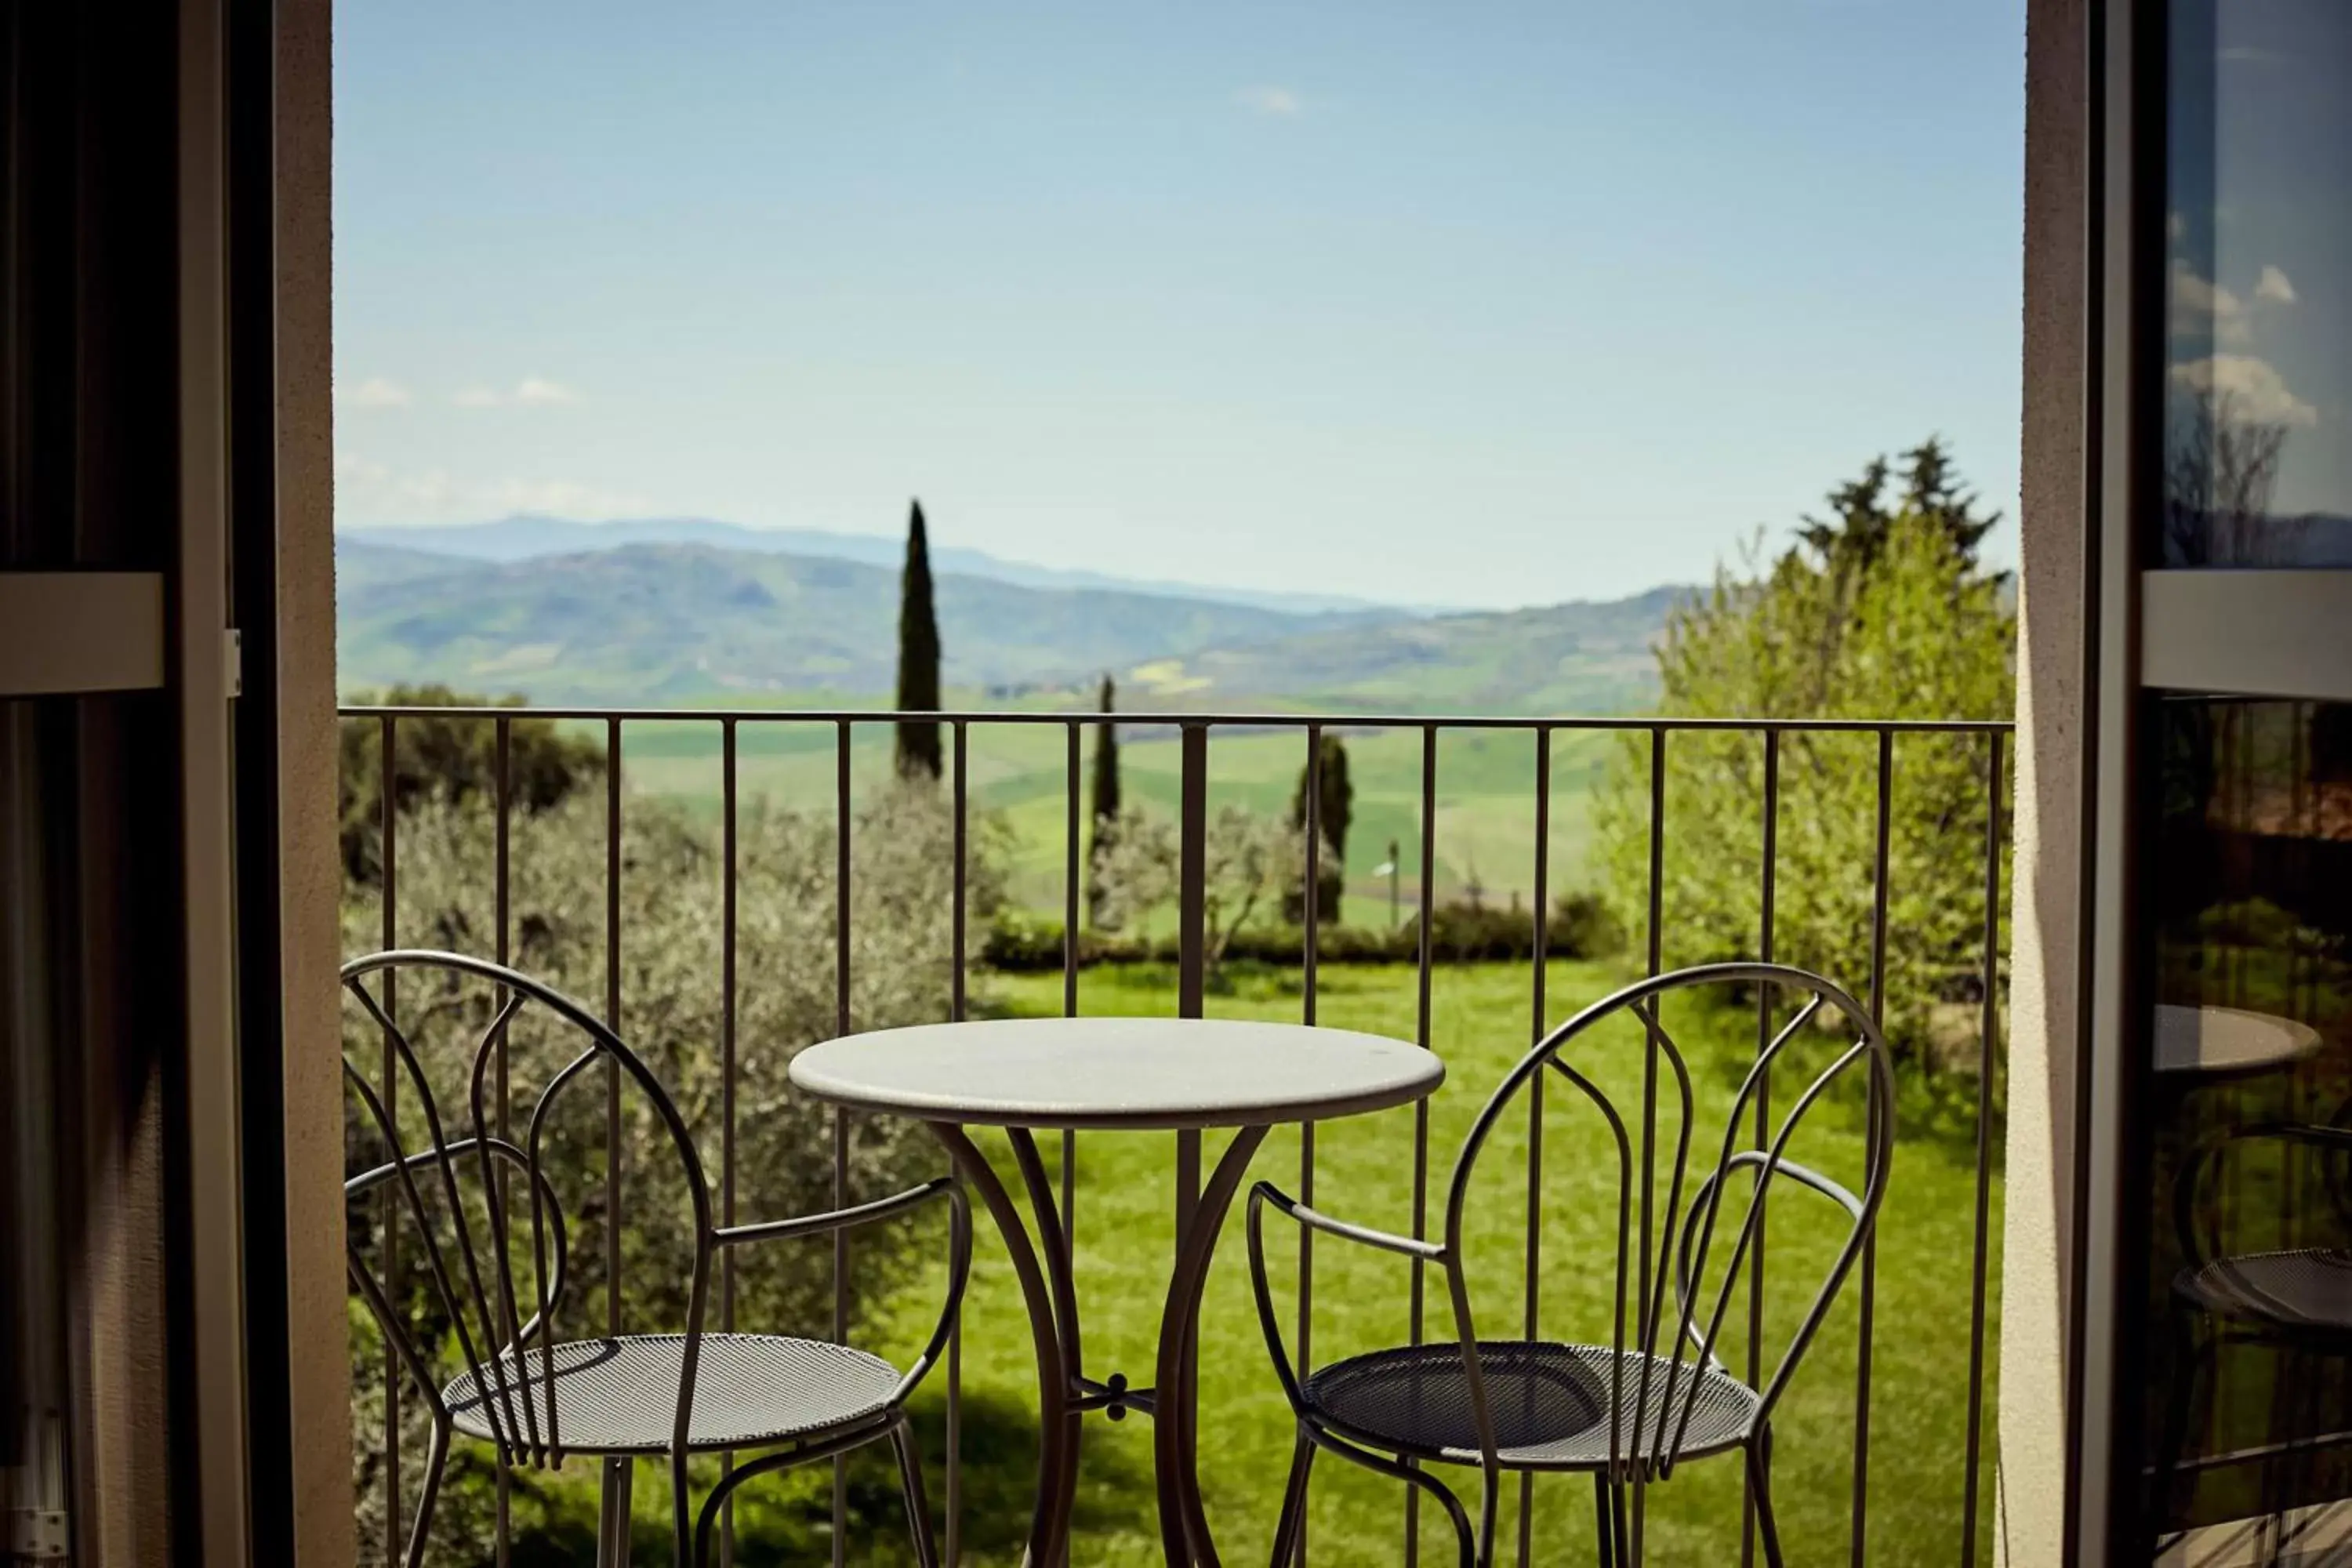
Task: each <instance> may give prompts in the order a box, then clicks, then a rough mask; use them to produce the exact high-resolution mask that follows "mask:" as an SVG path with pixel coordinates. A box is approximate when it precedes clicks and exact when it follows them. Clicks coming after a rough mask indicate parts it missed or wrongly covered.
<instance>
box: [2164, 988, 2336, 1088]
mask: <svg viewBox="0 0 2352 1568" xmlns="http://www.w3.org/2000/svg"><path fill="white" fill-rule="evenodd" d="M2319 1047H2320V1038H2319V1031H2318V1030H2316V1029H2315V1028H2313V1027H2311V1026H2310V1025H2308V1024H2299V1023H2297V1022H2295V1021H2294V1019H2293V1018H2281V1017H2278V1016H2275V1015H2273V1014H2270V1013H2251V1012H2248V1011H2246V1010H2245V1009H2244V1008H2242V1007H2186V1006H2182V1005H2179V1004H2177V1003H2171V1002H2163V1003H2158V1005H2157V1009H2156V1059H2155V1064H2154V1065H2155V1068H2156V1070H2157V1071H2158V1072H2160V1073H2198V1074H2203V1075H2213V1074H2222V1073H2248V1072H2260V1071H2263V1070H2264V1069H2266V1068H2274V1067H2283V1066H2284V1065H2285V1064H2287V1063H2289V1062H2294V1061H2300V1060H2302V1059H2303V1058H2305V1057H2308V1056H2312V1055H2315V1054H2316V1053H2317V1051H2318V1050H2319Z"/></svg>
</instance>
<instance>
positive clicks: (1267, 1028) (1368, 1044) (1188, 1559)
mask: <svg viewBox="0 0 2352 1568" xmlns="http://www.w3.org/2000/svg"><path fill="white" fill-rule="evenodd" d="M791 1079H792V1082H793V1086H794V1087H796V1088H798V1089H801V1090H803V1092H805V1093H807V1094H810V1095H812V1096H814V1097H815V1098H816V1099H819V1100H827V1101H830V1102H831V1103H833V1104H835V1105H841V1106H846V1107H848V1108H850V1109H852V1110H867V1111H882V1112H886V1113H889V1114H893V1115H900V1116H911V1117H915V1118H917V1119H919V1120H920V1121H923V1122H924V1123H926V1124H927V1125H928V1126H929V1128H930V1129H931V1131H932V1132H933V1133H934V1134H935V1135H936V1136H937V1137H938V1138H939V1140H940V1142H941V1143H943V1144H945V1145H946V1146H947V1149H948V1152H949V1153H950V1154H951V1155H952V1156H953V1157H954V1159H955V1163H956V1168H957V1170H958V1172H959V1173H961V1175H962V1177H963V1179H964V1180H965V1182H966V1183H968V1184H970V1185H971V1188H972V1189H973V1191H975V1192H976V1193H978V1194H980V1197H981V1199H982V1202H983V1203H985V1204H986V1205H987V1206H988V1211H989V1213H990V1214H991V1215H992V1216H993V1217H994V1218H995V1221H996V1225H997V1228H998V1229H999V1230H1001V1231H1002V1232H1003V1235H1004V1244H1005V1247H1006V1249H1007V1250H1008V1251H1009V1252H1010V1253H1011V1255H1012V1259H1013V1273H1014V1275H1015V1276H1016V1277H1017V1278H1018V1279H1019V1280H1020V1283H1021V1292H1022V1295H1023V1297H1024V1299H1025V1300H1026V1301H1027V1303H1028V1308H1029V1321H1030V1329H1031V1333H1032V1335H1033V1338H1034V1344H1035V1350H1036V1354H1037V1390H1038V1402H1039V1405H1040V1410H1039V1417H1040V1419H1039V1446H1040V1453H1039V1455H1038V1479H1037V1504H1036V1510H1035V1513H1034V1517H1033V1519H1032V1521H1031V1527H1030V1538H1029V1552H1028V1559H1027V1560H1028V1562H1029V1563H1032V1564H1034V1565H1035V1568H1055V1565H1057V1564H1059V1563H1062V1562H1063V1561H1064V1558H1065V1554H1066V1551H1067V1548H1068V1544H1069V1531H1070V1516H1071V1512H1072V1510H1073V1508H1074V1507H1075V1505H1076V1499H1077V1458H1078V1443H1077V1426H1078V1422H1079V1420H1080V1418H1081V1417H1083V1416H1084V1415H1085V1414H1086V1413H1087V1411H1089V1410H1107V1411H1109V1412H1110V1413H1111V1414H1112V1415H1113V1416H1114V1418H1116V1417H1117V1416H1118V1415H1120V1414H1122V1413H1124V1412H1125V1411H1127V1410H1139V1411H1141V1412H1143V1413H1144V1414H1146V1415H1150V1416H1151V1417H1152V1419H1153V1426H1154V1431H1153V1435H1152V1436H1153V1444H1152V1457H1153V1468H1154V1470H1155V1472H1156V1474H1157V1477H1158V1480H1159V1489H1160V1542H1161V1545H1162V1546H1163V1547H1164V1548H1165V1550H1166V1552H1167V1554H1168V1561H1169V1562H1170V1563H1180V1564H1184V1565H1186V1568H1192V1565H1193V1564H1214V1563H1217V1561H1218V1558H1217V1553H1216V1548H1215V1546H1214V1545H1213V1542H1212V1541H1211V1539H1210V1534H1209V1527H1208V1521H1207V1518H1206V1516H1205V1514H1204V1512H1203V1510H1202V1505H1201V1483H1200V1476H1199V1472H1198V1467H1197V1463H1196V1449H1197V1434H1196V1422H1195V1415H1196V1413H1195V1408H1194V1405H1195V1397H1196V1394H1197V1392H1198V1391H1197V1387H1196V1366H1195V1363H1196V1361H1197V1352H1196V1334H1195V1330H1196V1326H1197V1324H1198V1321H1199V1316H1200V1307H1201V1291H1202V1287H1203V1286H1204V1285H1205V1284H1206V1283H1207V1282H1208V1274H1209V1260H1210V1258H1211V1257H1212V1256H1213V1254H1214V1252H1215V1249H1216V1242H1217V1233H1218V1231H1219V1229H1220V1228H1221V1227H1222V1226H1223V1223H1224V1217H1225V1211H1226V1210H1227V1208H1229V1207H1230V1206H1231V1205H1232V1203H1233V1199H1234V1193H1235V1192H1236V1191H1237V1190H1238V1189H1239V1188H1240V1186H1241V1183H1242V1177H1243V1175H1244V1173H1245V1172H1246V1171H1247V1170H1248V1168H1249V1163H1250V1157H1251V1156H1252V1155H1253V1154H1255V1152H1257V1147H1258V1145H1259V1144H1260V1143H1262V1142H1265V1135H1266V1132H1267V1130H1268V1129H1269V1128H1271V1127H1272V1126H1274V1125H1275V1124H1276V1123H1278V1122H1289V1121H1328V1120H1331V1119H1333V1118H1335V1117H1341V1116H1353V1115H1357V1114H1360V1113H1361V1112H1364V1111H1371V1110H1387V1109H1389V1108H1390V1107H1391V1106H1398V1105H1408V1104H1411V1103H1412V1102H1413V1101H1415V1100H1422V1099H1424V1098H1426V1097H1427V1096H1428V1095H1429V1094H1430V1093H1432V1092H1433V1090H1435V1089H1436V1088H1437V1087H1438V1085H1439V1084H1441V1083H1443V1082H1444V1080H1445V1068H1444V1064H1443V1063H1441V1062H1440V1061H1439V1060H1438V1059H1437V1058H1436V1057H1435V1056H1434V1055H1433V1054H1432V1053H1430V1052H1428V1051H1425V1050H1423V1049H1422V1048H1421V1047H1418V1046H1414V1045H1411V1044H1408V1043H1407V1042H1405V1041H1402V1040H1392V1039H1389V1038H1387V1037H1382V1036H1378V1035H1359V1034H1351V1033H1349V1032H1348V1031H1345V1030H1341V1029H1324V1028H1309V1027H1307V1026H1303V1025H1293V1024H1255V1023H1228V1022H1223V1021H1208V1020H1202V1019H1198V1018H1007V1019H999V1020H991V1021H988V1022H983V1023H968V1024H933V1025H925V1026H919V1027H916V1028H908V1029H882V1030H877V1031H875V1032H874V1033H871V1034H865V1035H849V1036H845V1037H842V1038H840V1039H835V1040H827V1041H825V1042H824V1043H823V1044H821V1045H814V1046H811V1047H808V1048H807V1049H805V1050H803V1051H802V1052H801V1053H800V1054H799V1055H798V1056H796V1057H794V1058H793V1063H792V1068H791ZM974 1126H983V1127H1002V1128H1003V1129H1005V1132H1006V1136H1007V1138H1008V1139H1009V1140H1010V1141H1011V1142H1012V1145H1013V1161H1014V1163H1015V1164H1016V1165H1017V1166H1018V1167H1019V1169H1020V1172H1021V1179H1022V1184H1023V1185H1024V1187H1026V1188H1027V1189H1028V1193H1029V1203H1030V1206H1031V1208H1032V1209H1033V1210H1034V1212H1035V1215H1036V1223H1037V1236H1036V1238H1035V1240H1034V1242H1033V1241H1032V1239H1031V1237H1030V1235H1029V1228H1028V1226H1027V1225H1026V1224H1025V1223H1024V1221H1023V1219H1022V1217H1021V1213H1020V1211H1019V1210H1018V1209H1017V1208H1015V1207H1014V1206H1013V1199H1012V1196H1011V1194H1008V1193H1007V1192H1006V1191H1005V1189H1004V1184H1003V1183H1002V1182H1000V1181H998V1180H997V1177H996V1173H995V1171H994V1169H993V1168H992V1166H991V1165H990V1164H989V1163H988V1159H987V1157H986V1156H985V1155H983V1154H982V1152H980V1150H979V1148H978V1147H977V1146H976V1145H975V1144H974V1143H973V1142H972V1141H971V1134H970V1133H969V1132H968V1131H966V1129H967V1128H970V1127H974ZM1228 1127H1229V1128H1232V1129H1234V1139H1233V1142H1232V1143H1230V1144H1229V1145H1227V1146H1226V1149H1225V1152H1224V1154H1223V1157H1222V1158H1220V1159H1219V1160H1218V1162H1217V1165H1216V1169H1215V1171H1214V1172H1213V1173H1212V1174H1211V1176H1210V1177H1209V1180H1208V1182H1207V1184H1205V1185H1204V1186H1203V1187H1202V1190H1201V1193H1200V1195H1199V1197H1198V1198H1197V1199H1195V1200H1193V1201H1192V1203H1191V1204H1190V1205H1187V1204H1186V1203H1185V1199H1186V1197H1187V1196H1188V1194H1186V1193H1185V1192H1184V1190H1183V1187H1182V1184H1181V1183H1180V1184H1179V1188H1178V1204H1179V1214H1178V1227H1177V1231H1178V1234H1177V1246H1176V1262H1175V1267H1174V1268H1173V1270H1172V1272H1171V1276H1170V1279H1169V1283H1168V1298H1167V1303H1166V1305H1165V1307H1164V1308H1163V1309H1162V1310H1161V1313H1160V1343H1159V1352H1158V1361H1159V1366H1158V1371H1157V1375H1156V1377H1155V1379H1154V1382H1153V1385H1152V1386H1151V1387H1150V1388H1148V1389H1137V1388H1130V1387H1129V1386H1128V1384H1127V1382H1126V1380H1125V1379H1124V1378H1122V1377H1118V1376H1113V1377H1111V1378H1110V1379H1108V1380H1107V1381H1097V1380H1095V1379H1093V1378H1089V1377H1087V1375H1086V1371H1085V1365H1084V1362H1083V1359H1082V1353H1083V1340H1082V1335H1081V1333H1080V1330H1079V1324H1078V1301H1077V1289H1076V1283H1075V1281H1074V1280H1073V1279H1072V1277H1071V1269H1070V1250H1069V1247H1068V1244H1067V1240H1066V1230H1065V1228H1064V1224H1063V1215H1062V1213H1061V1211H1060V1209H1059V1208H1058V1207H1057V1206H1056V1205H1055V1198H1054V1191H1053V1187H1052V1184H1051V1183H1050V1182H1049V1181H1048V1180H1047V1179H1046V1174H1045V1161H1044V1159H1043V1158H1042V1157H1041V1156H1040V1155H1039V1154H1038V1152H1037V1141H1036V1139H1035V1137H1034V1133H1035V1131H1039V1130H1055V1131H1063V1130H1072V1129H1105V1130H1115V1131H1131V1132H1150V1131H1173V1132H1175V1133H1177V1134H1178V1135H1179V1137H1180V1138H1181V1139H1187V1140H1192V1141H1194V1142H1192V1143H1191V1144H1190V1148H1191V1152H1192V1160H1193V1162H1194V1163H1195V1166H1196V1167H1197V1162H1198V1151H1199V1144H1198V1142H1197V1140H1198V1139H1199V1137H1200V1134H1201V1132H1202V1130H1204V1129H1208V1128H1228Z"/></svg>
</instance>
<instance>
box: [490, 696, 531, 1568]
mask: <svg viewBox="0 0 2352 1568" xmlns="http://www.w3.org/2000/svg"><path fill="white" fill-rule="evenodd" d="M491 736H492V744H493V747H494V752H495V757H496V764H497V765H496V773H495V784H496V788H497V805H498V818H497V824H498V825H497V827H496V829H495V837H494V838H493V841H492V846H491V851H490V865H491V870H490V884H491V887H492V889H493V894H492V897H493V898H494V900H496V903H497V906H498V907H497V910H496V921H497V926H498V931H497V936H496V942H497V950H496V951H497V954H498V962H499V964H500V966H501V967H503V966H505V965H506V964H507V963H509V962H510V961H511V960H512V958H513V949H512V946H511V942H510V940H509V927H510V926H511V924H512V919H511V916H512V904H513V900H512V897H511V893H512V876H511V872H512V860H511V857H510V851H509V817H510V815H511V812H512V809H513V804H514V745H513V742H514V725H513V721H511V720H508V719H497V720H493V721H491ZM492 1005H494V1006H496V1007H497V1008H498V1009H499V1012H500V1013H503V1012H504V1011H505V1009H506V1005H507V991H506V987H505V986H503V985H501V986H499V987H498V992H497V996H496V998H495V1000H494V1002H493V1004H492ZM496 1053H497V1054H496V1057H495V1060H494V1065H493V1072H494V1074H495V1077H496V1079H497V1084H498V1097H499V1108H498V1121H497V1125H498V1134H499V1137H500V1138H502V1139H505V1138H509V1136H510V1133H511V1131H512V1128H511V1126H510V1118H509V1114H508V1108H507V1101H508V1096H509V1082H510V1079H509V1070H508V1069H509V1063H508V1057H507V1031H506V1026H504V1025H500V1026H499V1037H498V1044H497V1047H496ZM489 1198H490V1202H491V1204H492V1205H495V1206H496V1208H497V1209H498V1211H499V1225H500V1226H504V1225H505V1224H506V1208H507V1172H506V1167H505V1166H504V1165H503V1164H494V1165H492V1166H491V1167H490V1193H489ZM509 1267H510V1266H509V1259H508V1258H499V1268H498V1279H499V1305H500V1306H501V1307H502V1308H503V1309H504V1310H505V1312H506V1317H505V1320H504V1321H503V1322H502V1323H501V1324H500V1325H499V1328H500V1331H502V1332H504V1333H506V1334H508V1335H509V1336H511V1335H512V1334H513V1333H514V1331H515V1328H516V1323H515V1309H514V1282H513V1279H512V1278H511V1276H510V1274H509ZM515 1352H516V1354H517V1355H518V1356H520V1354H521V1346H520V1345H517V1346H516V1347H515ZM493 1353H496V1352H495V1347H493ZM524 1398H525V1399H526V1400H527V1399H529V1398H530V1394H529V1391H528V1390H526V1391H525V1393H524ZM512 1492H513V1478H512V1476H511V1475H509V1472H508V1469H507V1467H506V1466H505V1465H503V1464H501V1465H499V1467H498V1498H497V1510H498V1520H497V1522H498V1542H497V1558H496V1563H497V1568H507V1565H508V1563H509V1561H510V1559H511V1557H512V1555H513V1550H514V1542H513V1539H512V1538H513V1533H514V1521H513V1497H512Z"/></svg>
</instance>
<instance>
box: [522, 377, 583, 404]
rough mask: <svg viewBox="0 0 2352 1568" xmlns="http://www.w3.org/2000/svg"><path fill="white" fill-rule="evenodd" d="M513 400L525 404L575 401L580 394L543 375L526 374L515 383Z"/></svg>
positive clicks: (578, 398)
mask: <svg viewBox="0 0 2352 1568" xmlns="http://www.w3.org/2000/svg"><path fill="white" fill-rule="evenodd" d="M514 400H515V401H516V402H517V403H520V404H523V405H532V404H545V403H577V402H579V401H580V395H579V394H578V393H577V392H574V391H573V390H572V388H570V387H568V386H566V385H564V384H562V382H560V381H550V380H548V379H547V378H546V377H544V376H538V375H527V376H524V377H523V378H522V380H521V381H520V382H518V383H516V384H515V389H514Z"/></svg>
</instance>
